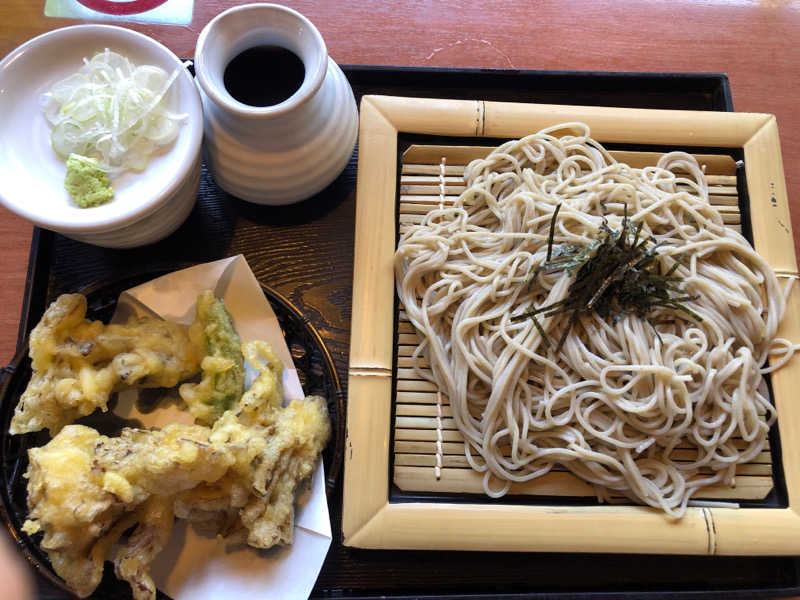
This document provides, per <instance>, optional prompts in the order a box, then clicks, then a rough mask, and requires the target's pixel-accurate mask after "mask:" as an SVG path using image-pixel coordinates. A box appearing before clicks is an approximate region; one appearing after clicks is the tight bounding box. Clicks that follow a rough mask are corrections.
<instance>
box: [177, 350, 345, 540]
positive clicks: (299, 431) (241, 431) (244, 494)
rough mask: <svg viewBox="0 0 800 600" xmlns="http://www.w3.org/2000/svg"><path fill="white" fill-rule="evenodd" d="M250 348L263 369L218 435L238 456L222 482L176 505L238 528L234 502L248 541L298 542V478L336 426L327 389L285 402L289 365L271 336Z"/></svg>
mask: <svg viewBox="0 0 800 600" xmlns="http://www.w3.org/2000/svg"><path fill="white" fill-rule="evenodd" d="M244 354H245V356H246V357H247V360H248V362H249V363H250V364H251V366H253V367H254V368H256V369H258V370H259V376H258V378H257V379H256V380H255V381H254V382H253V384H252V385H251V386H250V389H249V390H248V391H247V392H246V393H245V394H244V396H243V397H242V399H241V400H240V402H239V405H238V410H231V411H228V412H226V413H225V414H224V415H223V416H222V417H221V418H220V419H219V420H218V421H217V422H216V423H215V424H214V428H213V432H212V434H211V438H210V439H211V441H212V442H213V443H215V444H221V445H225V446H226V447H228V448H230V449H231V451H232V453H233V455H234V457H235V461H236V462H235V463H234V464H233V465H232V467H231V468H230V470H229V471H228V473H227V474H226V476H225V477H223V478H222V479H220V480H218V481H217V482H213V483H208V484H203V485H200V486H198V487H196V488H194V489H192V490H189V491H186V492H184V493H182V494H179V495H178V497H177V498H176V502H175V513H176V515H177V516H178V517H181V518H184V519H188V520H190V521H195V522H204V523H206V524H207V525H209V524H212V523H216V524H217V526H218V527H225V528H227V529H230V528H231V527H232V524H231V521H232V519H233V514H232V509H237V510H238V513H239V520H240V524H241V526H242V527H244V529H245V530H246V542H247V544H248V545H250V546H254V547H256V548H271V547H272V546H275V545H284V544H291V543H292V539H293V533H294V500H295V492H296V489H297V485H298V483H299V482H301V481H303V480H305V479H306V478H307V477H308V476H309V475H310V474H311V473H312V471H313V469H314V465H315V463H316V461H317V459H318V458H319V455H320V453H321V452H322V449H323V448H324V447H325V445H326V444H327V442H328V439H329V437H330V433H331V426H330V419H329V417H328V411H327V407H326V404H325V400H324V399H323V398H321V397H318V396H308V397H307V398H306V399H305V400H295V401H292V402H291V403H290V404H289V405H288V406H287V407H285V408H283V407H281V402H282V398H283V388H282V385H281V376H282V373H283V366H282V365H281V362H280V360H279V359H278V358H277V356H275V355H274V353H273V352H272V349H271V348H270V346H269V344H267V343H266V342H248V343H246V344H244ZM262 360H266V361H267V362H266V364H264V363H262V362H261V361H262Z"/></svg>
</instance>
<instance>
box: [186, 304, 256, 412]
mask: <svg viewBox="0 0 800 600" xmlns="http://www.w3.org/2000/svg"><path fill="white" fill-rule="evenodd" d="M189 336H190V337H191V338H192V341H193V342H195V344H198V345H202V346H205V353H206V356H205V358H203V362H202V363H201V364H200V367H201V369H202V371H203V378H202V380H201V381H200V383H184V384H183V385H182V386H181V387H180V389H179V393H180V395H181V398H183V400H184V402H186V405H187V406H188V408H189V412H191V413H192V415H194V418H195V420H196V421H197V422H198V423H200V424H201V425H212V424H213V423H214V421H216V420H217V419H218V418H219V417H220V416H221V415H222V413H224V412H225V411H226V410H228V409H229V408H230V407H231V406H233V405H234V404H235V403H236V402H237V401H238V400H239V398H240V397H241V396H242V393H244V356H242V349H241V340H240V339H239V335H238V334H237V333H236V329H235V328H234V326H233V320H232V319H231V316H230V314H228V311H227V310H226V308H225V304H224V303H223V302H222V300H218V299H217V298H215V297H214V294H213V293H212V292H211V291H205V292H203V293H201V294H200V295H199V296H198V297H197V318H196V319H195V321H194V323H193V324H192V326H191V328H190V329H189Z"/></svg>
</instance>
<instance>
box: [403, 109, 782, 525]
mask: <svg viewBox="0 0 800 600" xmlns="http://www.w3.org/2000/svg"><path fill="white" fill-rule="evenodd" d="M464 178H465V181H466V190H465V191H464V192H463V193H462V194H461V196H460V197H459V198H458V199H457V200H456V202H455V204H454V205H450V206H448V205H445V206H441V207H439V208H437V209H434V210H432V211H431V212H429V213H428V214H427V216H425V218H424V220H423V222H422V223H421V224H420V225H413V226H411V227H410V228H409V229H408V230H407V231H406V232H405V233H404V235H403V236H402V238H401V240H400V243H399V246H398V249H397V253H396V259H395V266H396V279H397V290H398V293H399V295H400V299H401V300H402V303H403V305H404V307H405V310H406V313H407V314H408V317H409V319H410V320H411V322H412V323H413V324H414V326H415V327H416V329H417V331H418V333H419V334H420V339H421V340H422V342H421V343H420V346H419V348H418V354H422V355H424V357H425V358H426V359H427V362H428V363H429V365H430V372H422V371H420V372H421V373H422V375H423V376H425V377H427V378H428V379H430V380H431V381H433V382H435V383H436V385H437V386H438V388H439V390H440V391H441V392H442V393H443V394H445V395H446V396H447V398H449V402H450V405H451V408H452V414H453V419H454V421H455V423H456V425H457V427H458V429H459V431H460V432H461V434H462V435H463V437H464V439H465V452H466V457H467V459H468V462H469V464H470V465H471V466H472V468H473V469H475V470H477V471H479V472H482V473H484V476H483V485H484V489H485V491H486V493H487V494H488V495H489V496H492V497H500V496H503V495H504V494H505V493H507V492H508V490H509V488H510V486H511V484H512V483H514V482H524V481H529V480H532V479H535V478H537V477H540V476H542V475H544V474H545V473H547V472H549V471H550V470H551V469H552V468H553V466H554V465H561V466H563V467H566V468H567V469H569V471H571V472H572V473H574V474H575V475H577V476H578V477H580V478H581V479H583V480H584V481H586V482H588V483H590V484H592V485H593V486H594V488H595V491H596V493H597V496H598V498H599V499H600V500H610V499H611V496H612V495H614V496H619V495H624V496H627V497H628V498H629V499H631V500H633V501H635V502H639V503H644V504H647V505H650V506H653V507H656V508H660V509H662V510H663V511H665V512H666V513H667V514H669V515H671V516H673V517H680V516H681V515H682V514H683V513H684V512H685V510H686V506H687V503H688V502H689V500H690V498H691V497H692V495H693V494H695V493H696V492H697V491H698V490H699V489H701V488H704V487H707V486H711V485H715V484H728V485H730V484H732V482H733V478H734V474H735V470H736V465H737V464H740V463H743V462H746V461H750V460H752V459H753V458H755V457H756V456H757V455H758V454H759V453H760V452H761V451H762V449H763V448H764V446H765V443H766V442H767V434H768V431H769V427H770V425H771V424H772V422H773V421H774V419H775V410H774V408H773V406H772V405H771V404H770V402H769V400H768V398H767V392H766V386H765V385H764V383H763V377H762V372H761V367H762V365H764V363H765V362H766V359H767V357H768V354H769V352H770V349H771V348H772V345H773V343H774V341H775V340H774V338H775V334H776V330H777V327H778V323H779V321H780V319H781V317H782V315H783V312H784V307H785V300H784V296H783V293H782V290H781V289H780V287H779V285H778V282H777V279H776V276H775V274H774V272H773V271H772V269H771V268H770V266H769V265H768V264H767V263H766V262H765V261H764V260H763V259H762V258H761V257H760V256H759V255H758V254H756V253H755V251H754V250H753V249H752V247H751V246H750V245H749V244H748V242H747V241H746V240H745V239H744V238H743V237H742V236H741V235H740V234H739V233H737V232H736V231H734V230H733V229H731V228H728V227H726V226H725V225H724V224H723V221H722V218H721V216H720V214H719V212H718V211H717V210H716V209H715V208H713V207H712V206H711V205H710V204H709V201H708V186H707V184H706V178H705V176H704V174H703V172H702V170H701V169H700V168H699V166H698V164H697V162H696V161H695V159H694V158H693V157H692V156H690V155H688V154H685V153H682V152H672V153H670V154H667V155H665V156H663V157H662V158H661V159H660V160H659V162H658V166H656V167H647V168H643V169H634V168H631V167H630V166H628V165H626V164H623V163H619V162H617V161H616V160H614V158H612V157H611V155H610V154H609V153H608V152H607V151H606V150H605V149H604V148H603V147H602V146H601V145H600V144H599V143H597V142H596V141H594V140H592V139H591V138H590V137H589V129H588V127H587V126H586V125H583V124H581V123H568V124H564V125H559V126H556V127H552V128H549V129H545V130H542V131H540V132H539V133H536V134H533V135H530V136H528V137H526V138H523V139H520V140H515V141H511V142H508V143H505V144H503V145H502V146H500V147H498V148H497V149H496V150H494V151H493V152H492V153H491V154H490V155H489V156H487V157H486V158H485V159H480V160H475V161H473V162H471V163H470V164H469V165H468V166H467V168H466V171H465V174H464ZM558 205H561V208H560V212H559V214H558V220H557V222H556V225H555V231H554V247H556V248H557V247H558V246H559V245H561V244H571V245H579V246H587V245H589V244H591V243H592V242H594V241H595V240H597V239H598V235H599V233H600V228H601V225H602V224H603V222H604V219H606V220H607V223H608V226H609V227H610V228H611V229H613V230H619V229H620V227H621V224H622V219H623V215H624V214H625V212H626V211H627V215H628V219H630V221H631V222H632V224H633V225H634V226H640V227H641V228H642V229H641V235H642V236H643V237H644V236H646V235H652V236H653V237H654V238H655V239H656V240H657V241H658V242H660V243H661V244H662V245H661V246H660V247H659V250H658V252H659V257H660V261H661V262H662V266H663V267H664V268H665V269H669V268H670V267H672V265H673V263H674V262H676V261H678V262H680V263H681V264H680V265H679V266H678V267H677V271H675V274H676V275H677V276H679V277H680V278H681V280H682V281H683V284H682V288H681V293H682V294H684V293H685V294H686V295H690V296H692V297H693V298H692V299H690V300H688V301H686V302H684V304H685V306H686V307H687V308H690V309H691V310H692V311H694V312H695V313H696V314H697V315H699V316H700V317H701V318H702V320H696V319H693V318H691V317H690V316H688V315H687V314H685V313H683V312H681V311H678V310H674V309H670V308H659V309H657V310H656V311H655V312H653V313H651V314H649V315H648V319H647V320H648V321H649V322H645V321H644V320H643V319H642V318H640V317H638V316H636V315H634V314H621V315H617V316H615V317H611V318H608V319H603V318H601V317H600V316H599V315H597V314H596V313H594V312H586V313H583V314H582V315H581V316H580V318H579V321H578V322H577V323H575V325H574V326H573V327H572V330H571V331H570V333H569V335H568V336H567V337H566V341H565V343H564V344H563V347H562V348H561V350H560V351H559V352H558V354H557V355H556V354H555V353H554V348H553V346H552V345H550V346H548V345H547V344H546V343H543V338H542V336H541V333H540V332H539V331H538V330H537V328H536V327H535V324H534V323H533V321H532V319H522V320H517V321H512V317H514V316H517V315H520V314H523V313H525V312H527V311H530V310H532V309H533V308H537V307H542V306H545V305H549V304H552V303H554V302H557V301H559V300H561V299H563V298H564V297H565V296H566V295H567V294H568V293H569V288H570V283H571V281H572V279H573V278H574V273H571V272H568V271H559V272H553V273H549V274H548V273H545V272H543V271H540V272H538V274H537V275H536V278H535V280H534V281H533V282H530V281H528V278H529V275H530V273H532V272H535V269H536V267H537V266H541V265H542V263H543V262H544V261H545V260H546V255H547V246H548V234H549V230H550V222H551V217H552V216H553V212H554V210H555V209H556V207H557V206H558ZM539 321H540V323H541V325H542V328H543V329H544V331H545V332H546V334H547V336H548V337H549V338H550V339H553V340H558V339H559V338H560V336H561V333H562V331H563V328H564V327H567V326H568V321H569V315H567V314H558V315H555V316H552V317H542V316H540V317H539ZM656 331H657V333H656ZM781 342H783V341H781ZM793 349H794V347H793V346H791V344H789V343H788V342H787V343H784V344H783V345H782V346H781V348H780V351H781V353H782V354H784V356H783V357H782V358H787V356H786V355H788V354H789V353H790V352H791V351H792V350H793ZM679 447H680V448H679ZM687 448H688V450H687Z"/></svg>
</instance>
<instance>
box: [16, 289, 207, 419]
mask: <svg viewBox="0 0 800 600" xmlns="http://www.w3.org/2000/svg"><path fill="white" fill-rule="evenodd" d="M85 317H86V298H85V297H84V296H83V295H81V294H64V295H62V296H59V298H58V299H57V300H56V301H55V302H53V304H51V305H50V307H49V308H48V309H47V311H46V312H45V314H44V316H43V317H42V320H41V321H40V322H39V324H38V325H36V327H35V328H34V329H33V331H32V332H31V336H30V356H31V360H32V371H33V372H32V375H31V381H30V383H29V384H28V387H27V388H26V390H25V392H24V393H23V395H22V397H21V398H20V400H19V403H18V405H17V407H16V410H15V411H14V417H13V419H12V420H11V427H10V431H11V433H14V434H19V433H27V432H31V431H38V430H40V429H44V428H47V429H49V430H50V434H51V435H55V434H56V433H58V431H59V430H60V429H61V428H62V427H64V426H65V425H67V424H69V423H72V422H73V421H74V420H76V419H78V418H79V417H82V416H85V415H88V414H90V413H92V412H93V411H94V410H95V409H97V408H100V409H102V410H106V405H107V403H108V398H109V395H110V394H111V392H112V391H116V390H119V389H122V388H125V387H129V386H136V387H174V386H175V385H177V384H178V383H179V382H180V381H182V380H184V379H187V378H189V377H191V376H193V375H194V374H196V373H197V372H198V370H199V368H200V356H201V355H202V354H201V353H202V351H201V350H200V349H198V348H197V347H195V345H194V344H192V342H191V341H190V339H189V336H188V335H187V332H186V331H185V329H184V328H183V327H182V326H180V325H177V324H175V323H170V322H167V321H161V320H157V319H146V318H142V319H136V318H134V319H131V320H130V321H129V322H128V323H126V324H124V325H103V323H101V322H100V321H89V320H87V319H86V318H85Z"/></svg>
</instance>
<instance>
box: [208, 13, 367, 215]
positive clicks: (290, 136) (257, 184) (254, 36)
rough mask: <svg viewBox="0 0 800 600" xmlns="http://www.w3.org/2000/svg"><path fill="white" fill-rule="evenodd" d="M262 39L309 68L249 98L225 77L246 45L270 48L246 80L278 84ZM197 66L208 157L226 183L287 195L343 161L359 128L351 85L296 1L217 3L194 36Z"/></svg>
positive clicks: (250, 196)
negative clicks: (263, 95)
mask: <svg viewBox="0 0 800 600" xmlns="http://www.w3.org/2000/svg"><path fill="white" fill-rule="evenodd" d="M252 49H256V50H255V51H254V50H252ZM259 49H266V50H277V51H278V52H281V51H283V52H284V54H285V50H289V51H291V53H293V54H294V55H296V57H297V58H299V59H300V61H302V67H303V68H304V70H305V74H304V75H302V74H301V75H300V77H301V78H302V79H301V81H302V83H300V82H299V81H300V80H298V83H299V87H298V88H297V90H296V91H294V93H291V95H290V96H289V97H288V98H286V99H285V100H282V101H279V102H278V103H277V104H273V105H268V106H255V105H250V104H246V103H245V102H242V101H240V100H237V98H235V97H234V96H233V95H232V94H231V91H230V90H229V87H226V81H225V71H226V68H227V67H228V65H229V63H230V62H231V60H233V59H234V58H236V57H237V56H239V55H241V53H242V52H245V51H248V50H249V51H250V56H265V57H266V58H265V59H264V60H263V61H260V62H259V59H258V58H257V59H256V61H257V62H256V63H255V64H252V66H253V67H254V68H253V69H252V73H249V74H248V76H249V77H251V78H252V79H251V80H250V81H249V82H248V85H250V84H252V85H255V86H258V85H263V86H270V85H273V84H274V85H276V86H277V85H278V83H279V82H275V81H274V78H275V77H277V76H278V75H277V74H276V71H275V65H274V64H272V62H273V61H271V60H270V59H269V57H270V56H271V54H270V52H263V53H261V54H258V53H257V51H258V50H259ZM253 52H256V54H253ZM262 63H263V64H262ZM195 72H196V76H197V83H198V86H199V88H200V96H201V98H202V101H203V113H204V121H205V123H204V135H205V138H204V151H205V155H206V162H207V164H208V166H209V168H210V169H211V173H212V175H213V176H214V179H215V180H216V182H217V184H218V185H219V186H220V187H221V188H222V189H224V190H225V191H227V192H228V193H230V194H232V195H234V196H237V197H239V198H242V199H243V200H247V201H249V202H255V203H259V204H272V205H279V204H291V203H293V202H298V201H300V200H304V199H306V198H309V197H310V196H313V195H314V194H316V193H317V192H319V191H320V190H322V189H323V188H324V187H325V186H327V185H328V184H329V183H331V182H332V181H333V180H334V179H335V178H336V176H337V175H338V174H339V173H340V172H341V171H342V170H343V169H344V167H345V166H346V165H347V162H348V160H349V159H350V156H351V155H352V153H353V148H354V147H355V143H356V137H357V135H358V111H357V109H356V103H355V99H354V97H353V91H352V89H351V88H350V84H349V83H348V81H347V79H346V78H345V76H344V74H343V73H342V71H341V69H340V68H339V66H338V65H337V64H336V63H335V62H333V60H331V59H330V58H329V57H328V52H327V49H326V47H325V41H324V40H323V39H322V36H321V35H320V33H319V31H318V30H317V28H316V27H314V25H313V24H312V23H311V22H310V21H309V20H308V19H306V18H305V17H304V16H303V15H301V14H300V13H298V12H297V11H294V10H292V9H290V8H287V7H285V6H279V5H276V4H247V5H243V6H237V7H234V8H231V9H229V10H226V11H224V12H222V13H220V14H219V15H217V16H216V17H215V18H214V19H213V20H212V21H211V22H209V23H208V25H206V26H205V28H204V29H203V31H202V32H201V33H200V36H199V37H198V39H197V47H196V50H195ZM229 75H230V74H229ZM229 83H230V80H229ZM231 87H232V86H231Z"/></svg>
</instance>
